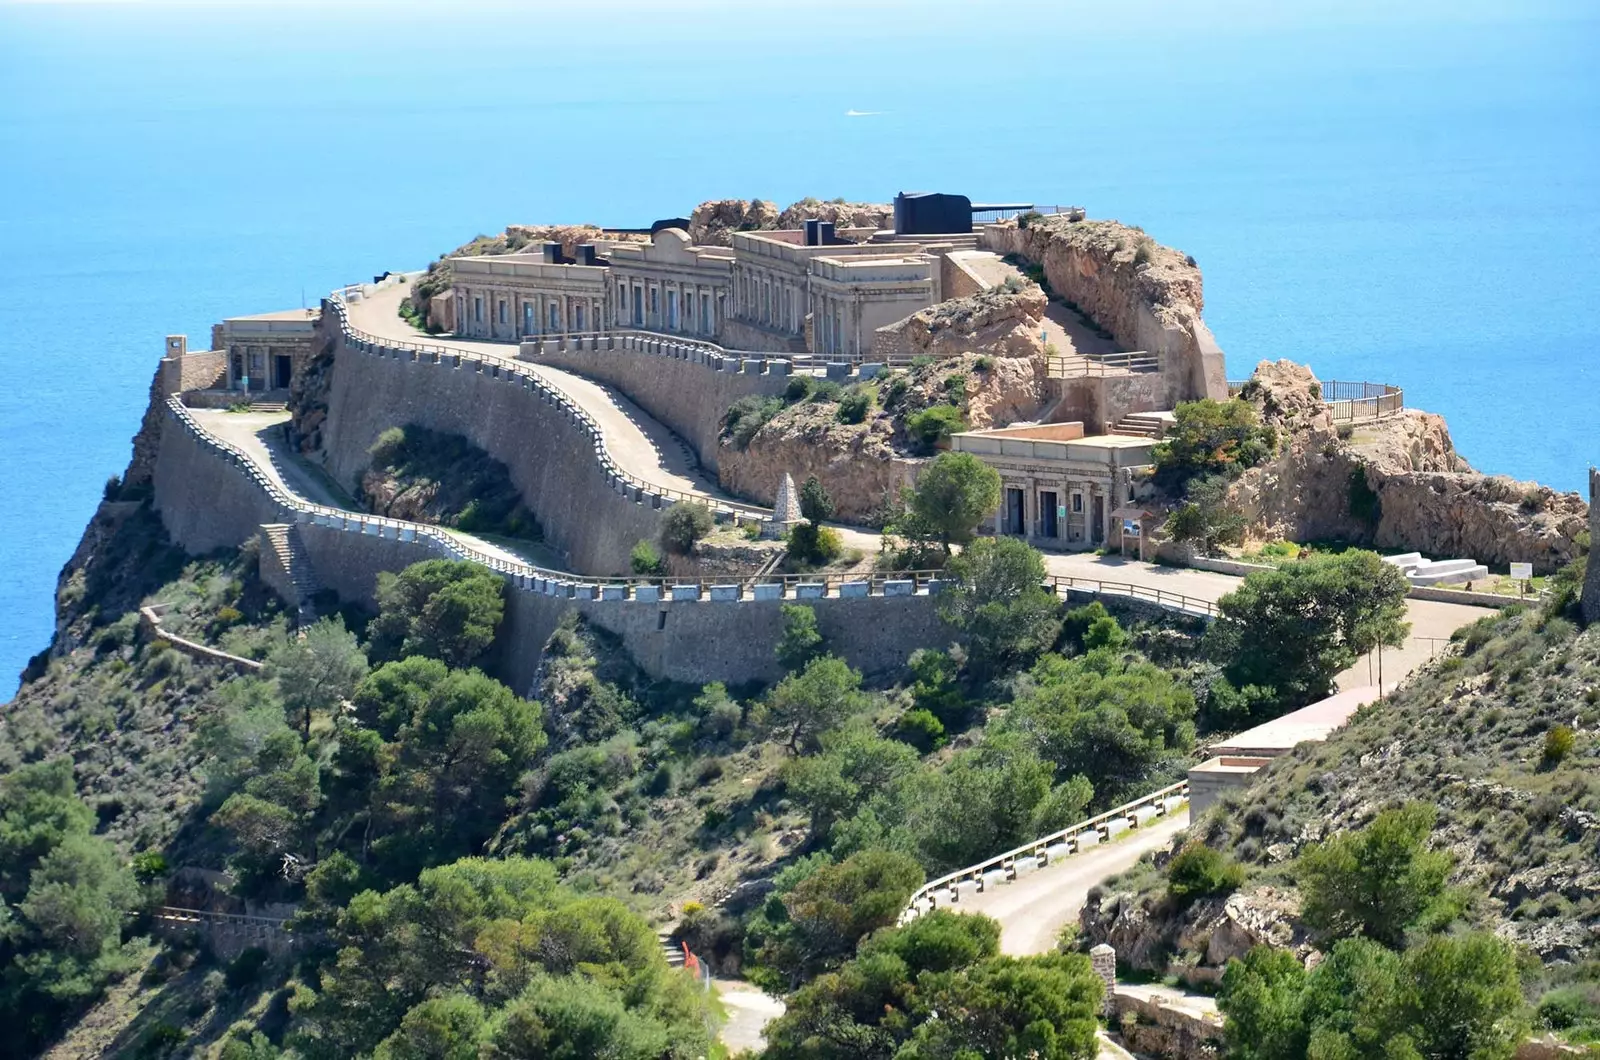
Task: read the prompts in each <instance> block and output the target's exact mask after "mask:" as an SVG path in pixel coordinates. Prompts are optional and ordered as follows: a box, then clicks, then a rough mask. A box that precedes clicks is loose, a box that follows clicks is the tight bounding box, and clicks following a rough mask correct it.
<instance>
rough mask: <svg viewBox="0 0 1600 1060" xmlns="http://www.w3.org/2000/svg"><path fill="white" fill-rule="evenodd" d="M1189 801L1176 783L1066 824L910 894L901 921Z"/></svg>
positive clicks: (1013, 877) (1183, 785)
mask: <svg viewBox="0 0 1600 1060" xmlns="http://www.w3.org/2000/svg"><path fill="white" fill-rule="evenodd" d="M1188 801H1189V782H1188V781H1186V780H1183V781H1179V782H1178V783H1176V784H1173V785H1171V786H1170V787H1165V788H1162V789H1161V790H1159V791H1153V792H1151V793H1150V794H1148V795H1146V796H1144V797H1143V798H1140V799H1135V800H1133V801H1132V802H1128V803H1124V804H1123V805H1121V806H1118V807H1117V808H1116V809H1114V810H1107V811H1106V812H1105V813H1102V814H1097V815H1095V816H1094V817H1090V818H1089V819H1087V820H1084V821H1079V822H1078V823H1077V824H1073V825H1068V826H1067V827H1066V828H1063V829H1061V830H1059V831H1056V832H1051V833H1050V834H1049V835H1045V836H1040V837H1039V838H1038V839H1035V840H1033V841H1032V842H1031V843H1024V844H1023V845H1022V846H1020V847H1016V848H1014V849H1012V850H1008V851H1006V852H1005V853H1004V854H996V855H995V856H994V857H992V858H987V859H985V860H983V861H980V862H978V863H977V864H976V865H968V866H967V867H966V868H964V869H957V870H956V871H955V872H951V873H948V874H946V875H944V876H940V877H939V878H938V879H936V880H929V881H928V882H927V883H925V884H923V885H922V886H921V887H919V888H917V889H916V890H915V891H913V892H912V893H911V899H910V901H908V902H907V903H906V909H905V912H903V913H901V914H900V922H901V923H905V922H907V921H909V920H915V919H916V918H917V917H919V916H921V915H922V914H924V913H928V912H932V911H933V910H934V909H935V908H937V907H938V905H939V903H940V901H941V899H942V900H943V901H944V902H945V903H946V904H949V905H956V904H959V903H960V901H961V888H962V887H963V886H964V885H967V884H971V885H973V887H974V889H975V890H976V891H977V892H978V893H979V894H982V893H983V892H984V891H986V890H988V889H989V888H990V887H991V886H993V885H995V884H997V883H1011V882H1012V881H1014V880H1016V878H1017V876H1018V872H1019V870H1021V869H1042V868H1045V867H1046V866H1047V865H1049V864H1050V863H1051V862H1052V861H1055V860H1057V859H1059V858H1063V857H1067V856H1069V855H1072V854H1077V853H1079V852H1081V851H1083V850H1086V849H1089V848H1090V847H1096V846H1099V845H1100V844H1101V843H1105V842H1109V841H1110V840H1112V839H1115V838H1116V837H1117V836H1119V835H1121V834H1122V833H1124V832H1127V831H1130V830H1132V829H1136V828H1142V827H1144V826H1145V825H1148V824H1149V823H1150V822H1151V821H1153V820H1156V819H1157V818H1162V817H1169V816H1171V815H1172V814H1173V813H1174V812H1175V811H1177V810H1178V809H1179V808H1181V807H1182V806H1183V805H1184V803H1186V802H1188Z"/></svg>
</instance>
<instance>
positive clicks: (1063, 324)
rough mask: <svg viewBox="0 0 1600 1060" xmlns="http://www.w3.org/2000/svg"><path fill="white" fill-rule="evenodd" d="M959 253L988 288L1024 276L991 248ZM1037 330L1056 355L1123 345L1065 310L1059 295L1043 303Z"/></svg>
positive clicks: (1085, 353)
mask: <svg viewBox="0 0 1600 1060" xmlns="http://www.w3.org/2000/svg"><path fill="white" fill-rule="evenodd" d="M959 256H960V258H961V260H962V261H963V262H964V263H965V264H966V266H967V268H969V269H971V270H972V272H973V274H974V275H976V276H977V277H978V278H979V279H980V280H982V281H983V282H984V283H986V284H988V285H989V286H991V287H993V286H996V285H998V284H1001V283H1004V282H1005V281H1006V280H1007V279H1008V278H1010V277H1013V276H1015V277H1016V278H1018V279H1021V280H1026V279H1027V277H1026V276H1024V275H1023V274H1022V270H1021V269H1019V268H1017V267H1016V266H1015V265H1012V264H1011V263H1009V262H1007V261H1006V260H1005V259H1004V258H1002V257H1000V255H998V254H995V253H993V252H992V251H987V250H968V251H964V252H960V254H959ZM1030 282H1031V281H1030ZM1040 330H1042V331H1043V332H1044V340H1045V342H1047V343H1049V344H1050V345H1052V346H1054V347H1055V348H1056V355H1057V356H1059V357H1098V356H1101V355H1103V354H1108V353H1120V352H1122V347H1120V346H1118V345H1117V344H1116V343H1115V342H1113V341H1111V340H1110V339H1108V338H1104V337H1102V336H1101V335H1100V333H1099V332H1097V331H1095V330H1094V329H1093V328H1091V327H1090V326H1089V322H1088V321H1087V320H1084V319H1083V317H1082V316H1081V315H1080V314H1079V313H1077V312H1076V311H1075V310H1072V309H1068V308H1067V307H1066V305H1065V304H1064V303H1062V301H1061V300H1060V299H1058V298H1052V299H1050V302H1049V304H1048V305H1046V306H1045V310H1044V321H1043V322H1042V324H1041V325H1040Z"/></svg>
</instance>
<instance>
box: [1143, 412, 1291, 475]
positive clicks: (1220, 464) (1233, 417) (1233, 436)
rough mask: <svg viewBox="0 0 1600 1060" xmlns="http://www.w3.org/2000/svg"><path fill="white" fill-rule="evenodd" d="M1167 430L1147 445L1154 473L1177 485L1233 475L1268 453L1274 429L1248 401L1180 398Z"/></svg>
mask: <svg viewBox="0 0 1600 1060" xmlns="http://www.w3.org/2000/svg"><path fill="white" fill-rule="evenodd" d="M1173 416H1174V422H1173V425H1172V428H1171V429H1170V430H1169V431H1168V432H1167V436H1166V438H1165V439H1164V440H1162V441H1161V442H1158V443H1157V444H1156V446H1155V448H1154V449H1153V450H1152V451H1151V457H1152V459H1153V460H1154V461H1155V465H1156V471H1155V478H1156V481H1157V483H1159V484H1160V485H1161V486H1162V488H1164V489H1168V490H1173V491H1177V490H1180V489H1182V488H1183V487H1184V486H1186V485H1188V483H1189V480H1190V479H1193V478H1198V477H1200V476H1202V475H1223V476H1225V477H1227V478H1237V477H1238V476H1239V475H1240V474H1241V473H1243V472H1244V470H1245V469H1246V468H1251V467H1254V466H1256V465H1257V464H1259V463H1261V462H1262V461H1263V460H1265V459H1266V458H1267V457H1269V456H1271V455H1272V452H1273V450H1274V449H1275V448H1276V447H1277V444H1278V434H1277V432H1276V431H1274V430H1273V429H1272V428H1271V427H1265V426H1262V425H1261V423H1260V422H1259V420H1258V419H1257V417H1256V410H1255V407H1254V406H1253V405H1251V404H1250V403H1249V402H1248V401H1242V400H1240V399H1238V398H1234V399H1232V400H1229V401H1213V400H1211V399H1210V398H1206V399H1204V400H1201V401H1184V402H1180V403H1179V404H1178V407H1177V408H1176V409H1175V410H1173Z"/></svg>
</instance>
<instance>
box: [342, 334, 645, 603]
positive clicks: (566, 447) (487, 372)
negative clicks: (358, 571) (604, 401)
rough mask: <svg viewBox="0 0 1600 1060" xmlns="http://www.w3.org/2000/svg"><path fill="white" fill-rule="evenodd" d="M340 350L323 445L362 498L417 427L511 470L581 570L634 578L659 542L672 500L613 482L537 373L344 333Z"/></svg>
mask: <svg viewBox="0 0 1600 1060" xmlns="http://www.w3.org/2000/svg"><path fill="white" fill-rule="evenodd" d="M334 317H335V315H334V314H331V313H330V314H324V319H325V320H330V319H334ZM331 326H333V327H334V328H337V324H336V323H335V324H333V325H331ZM334 351H335V352H334V365H333V373H332V386H331V388H330V392H329V395H328V417H327V420H326V421H325V422H324V424H323V426H322V439H323V448H324V453H325V458H326V463H327V468H328V470H329V471H330V472H331V473H332V474H333V475H334V477H335V478H337V479H338V480H339V481H340V482H341V483H343V484H344V485H345V486H346V487H347V488H351V489H352V491H353V489H354V487H355V485H356V484H357V483H358V482H359V480H360V478H361V474H362V472H363V471H365V470H366V469H367V467H368V465H369V464H370V462H371V458H370V456H369V455H368V449H369V448H370V447H371V445H372V443H373V442H375V441H376V440H377V438H378V435H379V434H380V433H382V432H383V431H384V430H385V429H387V428H389V427H398V426H404V425H405V424H408V423H414V424H417V425H419V426H422V427H427V428H429V429H430V430H435V431H444V432H447V433H451V434H459V435H463V436H464V437H466V438H468V439H470V440H471V441H472V443H473V444H474V445H476V446H477V447H478V448H480V449H482V450H483V451H484V452H486V453H488V454H489V455H490V456H492V457H494V459H496V460H498V461H500V462H501V463H503V464H505V465H506V467H507V468H508V469H509V471H510V473H511V480H512V482H513V483H514V484H515V485H516V487H517V489H518V491H519V492H520V493H521V494H522V498H523V501H524V502H525V503H526V504H527V506H528V508H529V509H530V510H531V511H532V512H533V513H534V514H535V515H536V516H537V517H538V519H539V522H540V525H542V526H543V527H544V532H545V538H546V540H547V542H548V543H549V544H550V545H551V546H552V547H554V548H556V549H558V550H560V551H561V552H562V553H564V554H565V556H566V559H567V561H568V564H569V565H570V566H571V567H572V569H574V570H577V571H582V572H584V573H590V574H613V573H621V572H625V571H626V570H627V569H628V553H629V551H630V550H631V549H632V548H633V546H634V544H635V543H636V542H638V541H639V540H641V539H650V540H654V539H655V538H656V537H657V536H658V532H659V530H660V521H661V515H662V514H663V512H664V511H665V509H666V507H667V502H666V501H665V500H664V499H663V498H661V497H659V496H655V497H653V496H650V495H645V494H641V493H640V492H639V491H638V490H635V489H633V488H631V487H627V486H625V485H623V484H621V483H619V482H618V481H617V480H616V479H614V478H613V477H611V475H609V474H608V473H607V471H606V470H605V468H604V466H603V464H602V462H601V458H600V455H599V454H598V453H597V450H596V442H595V439H594V438H593V437H592V436H591V434H590V432H589V431H588V430H587V429H586V428H585V425H584V424H582V423H580V422H579V421H578V419H577V416H576V413H575V411H574V410H573V409H572V408H570V407H566V406H564V405H563V404H562V403H561V402H560V401H559V400H557V399H555V398H553V397H552V396H551V395H550V394H549V392H548V391H544V390H541V389H539V388H537V387H536V386H534V385H533V384H532V381H531V380H530V379H529V378H528V377H527V376H525V375H517V374H513V373H512V372H509V371H507V370H505V369H501V368H497V367H496V366H493V365H486V364H483V363H481V362H479V361H477V360H474V359H473V358H471V357H461V358H456V357H448V356H446V357H443V358H442V359H440V360H437V361H431V360H423V359H421V358H422V357H423V356H426V355H419V354H415V353H410V352H407V351H388V352H387V353H386V354H383V355H379V354H378V353H374V352H366V351H364V350H363V349H361V348H358V347H356V346H353V345H351V344H349V343H347V342H346V341H345V340H344V338H343V336H342V335H339V334H337V333H336V337H335V342H334ZM435 356H437V355H435ZM458 363H459V366H458Z"/></svg>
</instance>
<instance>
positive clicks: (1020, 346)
mask: <svg viewBox="0 0 1600 1060" xmlns="http://www.w3.org/2000/svg"><path fill="white" fill-rule="evenodd" d="M1046 304H1047V300H1046V298H1045V293H1044V291H1043V290H1042V289H1041V288H1040V287H1039V286H1038V285H1037V284H1032V283H1026V284H1016V283H1009V284H1002V285H1000V286H998V287H991V288H990V289H988V290H987V291H983V292H981V293H979V294H975V295H972V296H971V297H968V298H952V299H950V300H949V301H946V302H940V303H938V304H937V305H931V306H929V307H928V308H926V309H921V310H918V311H917V312H915V313H913V314H911V315H910V316H908V317H906V318H905V319H904V320H900V321H897V322H895V323H893V324H890V325H888V326H886V327H882V328H879V329H878V332H877V335H876V336H875V341H874V344H873V349H874V352H882V351H888V350H892V351H893V352H894V353H896V354H897V355H900V356H905V357H916V356H926V357H932V358H933V359H934V360H944V359H945V358H947V357H955V356H958V355H960V354H963V353H982V354H987V355H988V356H990V357H1003V358H1017V357H1021V358H1035V359H1039V358H1043V357H1044V355H1045V351H1044V342H1043V340H1042V339H1040V338H1039V321H1040V320H1041V319H1042V318H1043V317H1044V310H1045V305H1046Z"/></svg>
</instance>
